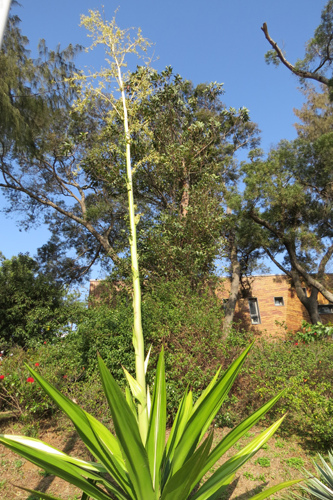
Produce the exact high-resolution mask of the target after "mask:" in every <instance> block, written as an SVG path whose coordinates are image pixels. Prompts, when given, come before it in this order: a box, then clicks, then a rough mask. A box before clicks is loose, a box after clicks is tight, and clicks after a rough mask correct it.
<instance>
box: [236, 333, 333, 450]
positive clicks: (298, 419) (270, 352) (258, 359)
mask: <svg viewBox="0 0 333 500" xmlns="http://www.w3.org/2000/svg"><path fill="white" fill-rule="evenodd" d="M332 366H333V343H332V342H331V341H330V340H327V341H323V342H320V343H318V342H313V343H310V344H308V345H307V344H300V343H298V342H296V343H295V342H284V343H283V342H272V341H265V340H263V339H261V340H258V341H257V343H256V345H255V347H254V349H253V351H252V354H251V356H250V357H249V358H248V361H247V364H246V367H245V370H246V376H244V378H242V381H241V383H240V385H239V388H238V390H237V391H235V395H236V396H238V395H240V394H241V396H240V397H239V400H238V404H237V405H235V407H234V408H233V409H232V410H231V409H229V411H231V414H232V421H235V419H236V416H237V417H238V415H239V414H246V413H247V412H248V411H253V410H254V409H255V408H258V407H259V406H260V404H261V402H262V401H265V400H266V399H267V398H269V397H271V395H272V394H275V393H276V391H277V390H279V389H282V388H285V389H286V392H285V394H284V396H283V397H282V398H281V399H280V401H279V402H278V403H277V405H276V406H275V408H274V410H273V412H272V413H271V414H270V418H276V417H277V416H278V415H281V414H283V413H284V412H285V411H288V419H287V420H285V422H284V424H283V426H282V430H283V431H285V432H287V433H288V434H297V435H299V436H303V437H308V438H310V439H311V440H312V441H313V442H316V443H317V445H319V446H327V444H328V443H330V442H331V440H332V439H333V424H332V421H333V404H332V401H333V385H332V382H331V381H332V380H333V373H332ZM245 387H246V395H244V388H245Z"/></svg>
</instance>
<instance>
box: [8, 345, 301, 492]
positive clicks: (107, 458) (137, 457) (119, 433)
mask: <svg viewBox="0 0 333 500" xmlns="http://www.w3.org/2000/svg"><path fill="white" fill-rule="evenodd" d="M250 347H251V346H249V347H248V348H247V349H246V350H245V351H244V352H243V353H242V355H241V356H240V357H239V358H238V359H236V360H235V361H234V363H233V364H232V365H231V366H230V367H229V369H228V370H226V371H225V373H224V374H223V376H222V377H220V378H219V377H218V373H217V374H216V376H215V377H214V378H213V380H212V381H211V383H210V384H209V386H208V387H207V389H206V390H205V391H204V392H203V393H202V395H201V397H200V398H199V400H198V401H197V402H196V403H195V404H194V405H193V403H192V395H191V392H188V391H186V393H185V395H184V397H183V399H182V401H181V403H180V407H179V411H178V412H177V418H176V419H175V422H174V424H173V427H172V429H171V432H170V435H169V437H168V440H167V441H166V439H165V430H166V414H165V411H166V391H165V372H164V362H163V352H162V353H161V355H160V357H159V362H158V366H157V371H156V378H155V382H154V392H153V396H152V402H151V409H150V411H149V414H150V416H149V425H148V434H147V440H146V442H142V441H141V439H140V431H139V426H138V420H137V410H136V408H135V405H134V401H132V398H131V397H130V396H129V393H127V396H126V399H125V396H124V395H123V393H122V391H121V390H120V389H119V387H118V385H117V384H116V382H115V380H114V379H113V377H112V375H111V374H110V373H109V372H108V370H107V368H106V366H105V364H104V363H103V361H101V358H99V369H100V376H101V380H102V384H103V389H104V392H105V395H106V397H107V400H108V403H109V405H110V409H111V413H112V420H113V424H114V427H115V434H116V435H115V436H113V435H112V434H111V433H110V431H109V430H108V429H107V428H106V427H104V425H102V424H101V423H100V422H98V421H97V420H96V419H95V418H94V417H92V416H90V415H89V414H88V413H86V412H84V411H83V410H82V409H81V408H80V407H79V406H77V405H76V404H75V403H73V401H72V400H70V399H68V398H66V397H65V396H63V395H62V394H61V393H60V392H59V390H57V389H56V388H55V387H53V386H52V385H51V384H49V383H48V382H47V381H46V380H45V379H44V378H43V377H42V376H41V375H40V374H39V372H38V371H36V370H33V369H32V368H30V369H29V370H30V373H31V375H32V376H33V378H34V379H35V380H37V381H38V383H39V384H40V385H41V387H42V388H43V389H44V390H45V392H46V393H47V394H48V395H49V396H50V397H51V398H52V399H53V401H54V402H55V403H56V404H57V405H58V406H59V407H60V408H61V409H62V410H63V411H64V412H65V413H66V414H67V415H68V416H69V418H70V419H71V420H72V421H73V423H74V425H75V427H76V429H77V431H78V433H79V435H80V437H81V438H82V440H83V442H84V443H85V444H86V446H87V447H88V449H89V450H90V452H91V453H92V454H93V456H94V457H95V459H96V461H95V462H85V461H82V460H78V459H76V458H74V457H69V456H67V455H66V454H65V453H63V452H60V450H55V449H54V448H52V447H49V446H48V445H46V443H42V442H41V441H38V440H36V439H31V438H29V437H20V436H8V435H1V436H0V441H1V442H2V443H3V444H5V445H6V446H8V447H10V448H11V449H13V450H14V451H16V452H17V453H18V454H20V455H21V456H23V457H24V458H27V459H29V460H32V461H33V462H34V463H35V464H37V465H39V466H40V467H42V469H44V470H45V471H47V472H49V473H51V474H56V475H57V476H59V477H61V478H63V479H65V480H66V481H68V482H70V483H72V484H74V485H75V486H77V487H79V488H80V489H81V490H82V491H83V492H84V493H85V494H86V495H88V496H90V497H91V498H94V499H95V500H107V499H111V498H118V499H120V500H125V499H134V498H137V499H140V500H147V499H151V500H157V499H159V498H160V499H163V500H164V499H165V500H185V499H187V498H190V497H191V498H192V497H193V498H194V499H197V500H199V499H201V500H205V499H206V500H209V499H211V500H212V499H214V498H217V497H218V496H219V495H220V494H222V492H224V491H225V489H226V487H227V485H228V484H229V483H230V482H231V481H232V480H233V478H234V473H235V472H236V471H237V470H238V469H239V467H240V466H241V465H243V464H244V463H245V462H246V461H247V460H249V459H250V458H251V457H252V456H253V455H254V454H255V453H256V452H257V451H258V450H259V449H260V448H261V447H262V446H263V445H264V444H265V443H266V441H267V440H268V439H269V437H270V436H271V435H272V434H273V433H274V432H275V430H276V429H277V428H278V427H279V425H280V424H281V422H282V420H283V418H284V417H282V418H281V419H279V421H278V422H276V423H275V424H273V425H272V426H271V427H269V428H268V429H267V430H266V431H264V432H263V433H261V434H260V435H259V436H257V437H255V438H254V439H253V440H252V441H251V442H250V443H249V444H248V445H246V446H245V447H244V448H243V449H240V450H239V451H238V452H237V453H236V454H235V455H234V456H233V457H232V458H231V459H229V460H227V461H226V462H225V463H224V464H223V465H222V466H219V467H218V468H217V469H216V470H215V472H214V473H213V475H212V476H211V477H210V478H209V479H208V480H206V482H204V483H203V484H202V485H200V486H197V485H198V484H199V483H200V481H201V479H202V478H203V476H204V475H205V474H206V472H207V471H208V470H209V469H210V468H211V467H212V466H213V465H214V464H215V462H216V461H217V460H219V458H221V456H223V455H224V454H225V453H226V452H227V451H228V450H229V449H230V448H231V447H232V446H233V445H234V444H235V443H237V442H238V441H239V439H240V438H241V437H243V436H244V435H245V434H247V433H248V432H249V430H250V429H251V427H252V426H253V425H254V424H255V423H256V422H257V421H258V420H259V419H260V418H261V417H262V416H263V415H264V414H265V413H266V412H267V411H268V410H269V409H270V408H271V407H272V405H273V404H274V403H275V402H276V401H277V400H278V399H279V397H280V396H281V395H278V396H277V397H274V398H273V399H272V400H271V401H270V402H268V403H267V404H265V405H263V407H262V408H260V409H259V410H258V411H257V412H256V413H254V414H253V415H251V416H250V417H248V418H247V419H245V420H244V421H243V422H242V423H241V424H240V425H238V426H237V427H236V428H235V429H234V430H232V431H230V432H229V433H228V434H227V435H226V436H225V437H224V439H223V440H222V441H221V442H220V443H218V444H217V445H216V446H215V448H213V449H211V445H212V433H210V434H209V435H208V437H207V438H206V439H205V440H204V441H203V443H202V444H201V445H200V446H199V443H200V442H201V441H202V438H203V437H204V435H205V432H206V431H207V429H208V428H209V426H210V424H211V422H212V420H213V418H214V416H215V414H216V412H217V411H218V409H219V408H220V406H221V404H222V402H223V400H224V398H225V396H226V395H227V393H228V391H229V390H230V388H231V386H232V383H233V382H234V380H235V377H236V375H237V374H238V372H239V371H240V369H241V367H242V364H243V362H244V359H245V357H246V354H247V353H248V351H249V349H250ZM124 422H126V425H125V426H124ZM196 448H197V449H196ZM106 472H108V473H109V475H111V477H112V479H113V480H112V482H111V481H109V480H108V479H107V477H106V476H105V473H106ZM87 479H88V480H87ZM297 482H298V481H288V482H286V483H282V484H280V485H277V486H274V487H272V488H269V489H268V490H266V491H265V492H264V493H261V494H259V495H258V497H256V496H255V497H253V498H256V499H258V500H259V498H266V497H267V496H269V495H270V494H272V493H274V492H276V491H279V490H280V489H282V488H284V487H287V486H290V485H292V484H295V483H297ZM26 491H29V492H30V493H35V494H36V493H37V492H36V491H33V490H30V489H26ZM191 492H194V496H193V495H192V496H191ZM43 498H51V497H49V496H48V495H45V494H44V495H43Z"/></svg>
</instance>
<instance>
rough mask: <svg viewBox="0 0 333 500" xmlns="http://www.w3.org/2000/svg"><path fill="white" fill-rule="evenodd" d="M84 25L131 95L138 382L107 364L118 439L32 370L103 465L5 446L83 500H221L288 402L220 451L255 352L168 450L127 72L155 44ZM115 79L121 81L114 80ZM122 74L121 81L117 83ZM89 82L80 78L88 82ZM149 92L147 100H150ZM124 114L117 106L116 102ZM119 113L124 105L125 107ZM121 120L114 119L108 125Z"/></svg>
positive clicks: (191, 408)
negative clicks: (218, 426)
mask: <svg viewBox="0 0 333 500" xmlns="http://www.w3.org/2000/svg"><path fill="white" fill-rule="evenodd" d="M82 23H83V24H84V25H85V26H86V27H87V29H89V30H90V31H91V33H92V34H91V36H92V37H93V39H94V42H93V46H94V45H98V44H104V46H105V47H106V53H107V54H106V55H107V59H108V60H113V61H114V62H113V63H112V65H111V70H110V69H107V70H105V71H102V72H101V74H100V78H101V80H102V78H108V77H109V75H110V74H113V76H114V78H115V80H116V82H117V84H118V89H119V92H120V95H121V98H120V103H121V105H122V109H123V121H124V135H125V142H126V165H127V175H126V186H127V191H128V202H129V221H130V224H129V226H130V247H131V263H132V275H133V311H134V319H133V345H134V351H135V366H136V378H134V377H133V376H132V375H130V374H129V373H128V372H127V371H126V370H125V375H126V377H127V381H128V385H129V387H128V388H127V389H126V393H125V394H123V392H122V391H121V389H120V388H119V386H118V385H117V383H116V382H115V380H114V378H113V377H112V375H111V374H110V372H109V371H108V369H107V368H106V366H105V364H104V362H103V360H102V359H101V358H99V359H98V364H99V370H100V375H101V380H102V384H103V389H104V392H105V395H106V398H107V400H108V402H109V405H110V410H111V415H112V421H113V426H114V431H115V433H114V434H113V433H112V432H111V431H110V430H109V429H108V428H107V427H106V426H104V425H103V424H102V423H100V422H99V421H98V420H97V419H96V418H94V417H93V416H92V415H90V414H88V413H87V412H85V411H84V410H83V409H81V408H80V407H79V406H78V405H77V404H75V403H74V402H73V401H71V400H70V399H68V398H67V397H65V396H64V395H62V394H61V393H60V392H59V391H58V390H57V389H56V388H55V387H53V386H52V385H51V384H49V383H48V382H47V381H46V380H45V379H44V378H43V377H42V376H41V375H40V374H39V373H37V372H36V371H35V370H33V369H32V368H29V370H30V373H31V375H32V376H33V377H34V379H35V380H36V381H37V382H38V383H39V384H40V386H41V387H42V388H43V389H44V391H45V392H46V393H47V394H48V395H49V396H50V397H51V398H52V399H53V401H55V403H56V404H57V405H58V406H59V408H61V410H63V411H64V412H65V413H66V414H67V415H68V417H69V418H70V419H71V420H72V422H73V424H74V426H75V428H76V430H77V432H78V434H79V436H80V437H81V439H82V440H83V442H84V443H85V445H86V446H87V448H88V450H89V452H90V453H91V455H93V457H94V459H95V461H94V462H87V461H84V460H80V459H77V458H73V457H70V456H68V455H66V454H65V453H63V452H62V451H60V450H57V449H55V448H53V447H51V446H49V445H48V444H46V443H44V442H42V441H39V440H37V439H32V438H28V437H22V436H12V435H10V436H9V435H0V442H1V443H3V444H4V445H5V446H7V447H8V448H10V449H11V450H13V451H15V452H16V453H18V454H20V455H21V456H22V457H24V458H26V459H27V460H30V461H31V462H32V463H34V464H36V465H38V466H39V467H42V468H43V469H44V470H46V471H47V472H49V473H51V474H54V475H56V476H58V477H60V478H62V479H64V480H66V481H68V482H69V483H71V484H73V485H75V486H77V487H78V488H80V489H81V491H82V492H83V493H82V500H87V499H89V498H91V499H94V500H110V499H117V500H187V499H188V498H189V497H190V496H191V498H192V500H214V499H218V498H219V497H220V495H221V494H222V493H223V491H224V490H225V489H226V488H227V487H228V485H229V484H230V482H231V481H232V480H233V477H234V475H235V473H236V471H237V470H238V469H239V467H241V466H242V465H243V464H244V463H245V462H246V461H247V460H249V459H250V458H251V457H252V456H253V455H254V454H255V453H256V452H257V451H258V450H259V449H260V448H261V447H262V445H263V444H265V443H266V441H267V440H268V439H269V438H270V437H271V436H272V434H273V433H274V432H275V431H276V429H277V428H278V427H279V425H280V424H281V422H282V420H283V418H284V417H282V418H281V419H280V420H278V421H277V422H276V423H275V424H273V425H272V426H271V427H269V428H268V429H267V430H265V431H264V432H262V434H260V435H259V436H257V437H255V438H254V439H253V440H252V441H251V442H250V444H248V445H247V446H245V447H244V448H243V449H242V450H240V451H238V452H237V453H236V454H235V455H234V456H233V457H232V458H230V459H229V460H227V461H226V462H225V463H223V464H222V465H220V466H218V468H217V470H215V472H214V473H213V474H212V475H211V476H210V477H209V478H208V479H206V481H203V482H202V480H203V479H204V476H206V474H207V473H209V471H210V469H211V468H212V467H213V466H214V465H215V464H216V462H217V461H219V460H220V458H221V457H222V456H223V455H224V454H225V453H226V452H227V451H228V450H229V449H230V448H231V447H232V446H233V445H234V444H235V443H236V442H237V441H238V440H239V439H240V438H241V437H242V436H243V435H244V434H245V433H246V432H247V431H248V430H249V429H250V428H251V427H252V426H253V425H255V424H256V423H257V422H258V420H259V419H260V418H261V417H262V416H263V415H264V414H265V413H266V412H267V411H268V410H269V409H270V408H271V407H272V406H273V404H274V403H275V402H276V401H277V400H278V399H279V397H280V396H281V394H279V395H277V396H276V397H275V398H273V399H272V400H271V401H269V402H268V403H266V404H264V405H263V406H262V407H261V408H260V409H259V410H257V411H256V412H255V413H254V414H253V415H251V416H249V417H248V418H247V419H245V420H244V421H243V422H242V423H241V424H239V425H238V426H237V427H236V428H234V429H233V430H231V431H230V432H229V434H227V435H226V436H225V437H224V438H223V439H222V441H220V442H219V443H218V444H217V445H216V446H213V432H212V431H210V430H209V429H210V426H211V424H212V421H213V419H214V417H215V415H216V414H217V412H218V411H219V410H220V408H221V405H222V403H223V401H224V399H225V398H226V396H227V394H228V392H229V390H230V388H231V386H232V384H233V382H234V380H235V378H236V376H237V374H238V373H239V371H240V369H241V367H242V365H243V363H244V360H245V358H246V355H247V353H248V352H249V350H250V348H251V346H249V347H248V348H247V349H245V351H244V352H243V353H242V354H241V355H240V356H239V358H238V359H236V360H235V361H234V362H233V363H232V365H231V366H230V367H229V368H228V369H227V370H226V371H225V373H223V375H221V374H220V370H219V371H218V372H217V373H216V375H215V377H214V378H213V379H212V381H211V383H210V384H209V385H208V387H207V388H206V390H205V391H203V393H202V394H201V396H200V397H199V399H198V400H197V401H196V402H195V403H193V398H192V392H191V391H189V390H188V391H186V392H185V394H184V396H183V398H182V400H181V401H180V404H179V409H178V412H177V415H176V418H175V420H174V423H173V426H172V428H171V431H170V434H169V436H168V439H167V440H166V387H165V372H164V356H163V350H162V352H161V354H160V356H159V361H158V365H157V370H156V377H155V382H154V390H153V395H152V397H150V391H149V387H147V384H146V370H147V365H148V359H149V353H148V356H147V358H146V359H145V356H144V353H145V352H144V341H143V333H142V324H141V294H140V280H139V268H138V259H137V246H136V224H137V222H138V215H136V214H135V205H134V199H133V186H132V169H131V156H130V143H131V130H130V128H129V123H128V113H127V105H128V104H129V105H132V106H133V102H131V103H128V101H127V98H126V95H125V90H124V88H125V87H124V83H123V82H124V81H126V78H125V79H124V78H123V75H122V68H123V67H124V66H125V65H126V63H125V55H126V54H129V53H131V54H133V53H134V54H137V53H138V50H139V49H140V47H141V48H143V49H145V48H146V47H147V42H146V40H144V39H143V38H142V36H141V32H140V31H138V35H137V38H136V39H135V40H134V41H133V40H130V39H129V35H128V31H127V30H124V31H122V30H120V29H119V28H118V27H117V26H116V25H115V21H114V20H113V21H112V22H111V23H106V22H104V21H103V20H102V18H101V16H100V14H99V13H98V12H90V15H89V16H85V17H83V19H82ZM110 71H111V73H110ZM112 72H113V73H112ZM138 75H139V80H138V87H137V88H138V90H137V91H136V98H139V99H142V98H143V97H144V95H147V93H148V94H149V92H150V89H149V85H148V84H147V82H145V81H144V76H145V72H144V71H143V72H141V73H140V72H139V73H138ZM80 79H82V75H81V74H80V75H78V80H80ZM103 85H104V83H103V82H102V83H101V87H100V88H97V89H93V88H91V89H89V88H88V86H85V87H84V89H83V90H82V92H83V91H84V92H86V96H85V97H84V98H83V100H82V103H78V104H76V105H77V106H79V109H82V106H83V105H84V103H89V102H90V99H89V92H91V93H94V92H95V91H96V92H97V93H98V95H99V96H103V95H104V92H103V91H104V86H103ZM140 89H141V90H142V92H141V90H140ZM106 98H107V99H108V100H109V101H110V102H112V103H113V104H114V102H115V101H112V99H111V97H110V96H107V97H106ZM118 104H119V103H118ZM118 104H117V105H116V104H114V108H115V113H117V114H118V115H119V114H120V109H121V107H120V106H119V105H118ZM108 116H109V119H110V120H112V115H111V114H110V115H108ZM295 482H297V481H288V482H286V483H283V484H280V485H278V486H274V487H272V488H269V489H268V490H266V491H265V492H263V493H260V494H259V495H256V497H254V498H256V500H261V499H262V498H266V497H267V496H269V495H270V494H272V493H274V492H276V491H278V490H280V489H282V488H284V487H286V486H289V485H291V484H294V483H295ZM26 491H29V492H32V493H36V494H37V495H39V498H42V499H49V500H59V499H55V497H52V496H50V495H48V494H45V493H41V492H35V491H33V490H31V489H26Z"/></svg>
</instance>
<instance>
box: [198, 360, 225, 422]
mask: <svg viewBox="0 0 333 500" xmlns="http://www.w3.org/2000/svg"><path fill="white" fill-rule="evenodd" d="M220 372H221V368H219V369H218V370H217V372H216V373H215V375H214V377H213V378H212V380H211V381H210V382H209V384H208V385H207V387H206V389H204V390H203V391H202V393H201V395H200V397H199V398H198V399H197V400H196V402H195V405H194V406H193V410H192V413H194V412H195V411H196V410H197V408H198V406H200V405H201V403H202V401H203V400H204V399H205V397H206V396H207V394H208V393H209V392H210V391H211V390H212V388H213V387H214V385H215V384H216V382H217V379H218V377H219V375H220Z"/></svg>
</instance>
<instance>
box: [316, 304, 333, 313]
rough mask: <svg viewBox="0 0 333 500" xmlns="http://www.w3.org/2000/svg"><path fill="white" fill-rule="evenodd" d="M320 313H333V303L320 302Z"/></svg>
mask: <svg viewBox="0 0 333 500" xmlns="http://www.w3.org/2000/svg"><path fill="white" fill-rule="evenodd" d="M318 312H319V314H333V304H318Z"/></svg>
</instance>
